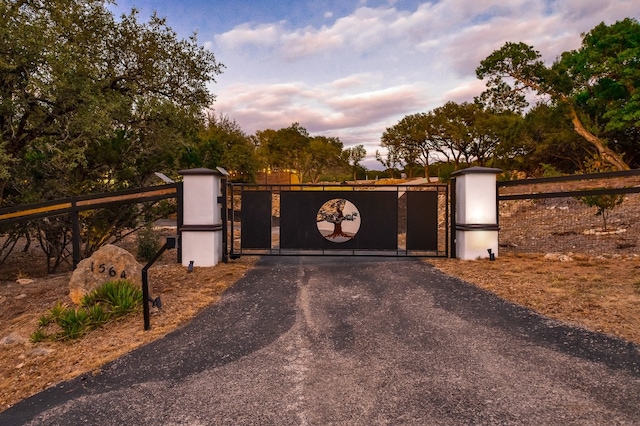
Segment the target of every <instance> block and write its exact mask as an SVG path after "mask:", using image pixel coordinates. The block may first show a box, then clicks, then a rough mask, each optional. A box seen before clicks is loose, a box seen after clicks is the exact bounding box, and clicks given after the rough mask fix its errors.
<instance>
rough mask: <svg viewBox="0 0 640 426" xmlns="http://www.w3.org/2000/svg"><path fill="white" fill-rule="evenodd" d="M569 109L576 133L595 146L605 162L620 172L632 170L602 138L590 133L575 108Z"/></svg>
mask: <svg viewBox="0 0 640 426" xmlns="http://www.w3.org/2000/svg"><path fill="white" fill-rule="evenodd" d="M569 108H570V109H571V122H572V123H573V128H574V130H575V131H576V133H578V134H579V135H580V136H582V137H583V138H585V139H586V140H587V142H589V143H590V144H592V145H593V146H595V147H596V149H597V150H598V154H600V157H602V159H603V160H605V161H606V162H607V163H609V164H611V165H612V166H614V167H615V168H616V169H618V170H629V169H630V167H629V165H627V163H625V162H624V160H623V159H622V158H621V157H620V156H619V155H618V154H616V153H615V152H614V151H613V150H611V149H610V148H608V147H607V146H606V145H605V144H604V143H603V142H602V141H601V140H600V138H598V137H597V136H596V135H594V134H593V133H591V132H589V131H588V130H587V129H585V128H584V126H583V125H582V122H581V121H580V118H579V117H578V113H577V112H576V109H575V108H574V106H573V105H570V107H569Z"/></svg>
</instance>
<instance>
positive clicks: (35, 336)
mask: <svg viewBox="0 0 640 426" xmlns="http://www.w3.org/2000/svg"><path fill="white" fill-rule="evenodd" d="M48 338H49V336H48V335H47V333H46V332H45V331H44V330H43V329H41V328H38V329H37V330H36V331H34V332H33V333H31V336H30V339H31V342H33V343H38V342H43V341H45V340H47V339H48Z"/></svg>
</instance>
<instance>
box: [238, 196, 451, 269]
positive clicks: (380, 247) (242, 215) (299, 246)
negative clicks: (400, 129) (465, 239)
mask: <svg viewBox="0 0 640 426" xmlns="http://www.w3.org/2000/svg"><path fill="white" fill-rule="evenodd" d="M228 194H229V195H228V207H229V210H228V212H229V215H228V217H229V234H230V235H229V240H230V241H229V247H230V255H231V256H232V257H237V256H241V255H337V256H344V255H369V256H372V255H373V256H376V255H377V256H425V257H426V256H429V257H447V256H448V254H449V247H450V243H449V239H450V232H449V229H450V224H449V216H450V215H449V191H448V186H447V185H446V184H437V185H371V186H362V185H255V184H251V185H249V184H231V185H229V191H228Z"/></svg>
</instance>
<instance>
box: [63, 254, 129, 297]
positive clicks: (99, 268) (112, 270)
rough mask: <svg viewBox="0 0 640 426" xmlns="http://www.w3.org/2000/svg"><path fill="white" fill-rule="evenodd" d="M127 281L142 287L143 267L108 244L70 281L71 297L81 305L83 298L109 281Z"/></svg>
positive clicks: (81, 266)
mask: <svg viewBox="0 0 640 426" xmlns="http://www.w3.org/2000/svg"><path fill="white" fill-rule="evenodd" d="M121 279H127V280H130V281H132V282H133V283H135V284H136V285H138V286H141V285H142V266H141V265H140V264H139V263H138V262H137V261H136V259H135V257H133V255H132V254H131V253H129V252H128V251H126V250H124V249H122V248H120V247H117V246H114V245H112V244H107V245H105V246H103V247H101V248H100V249H98V251H96V252H95V253H93V255H92V256H91V257H89V258H87V259H84V260H82V261H80V263H78V266H77V268H76V270H75V271H73V274H72V275H71V280H70V281H69V297H70V298H71V301H72V302H73V303H75V304H79V303H80V301H81V299H82V296H84V295H85V294H88V293H90V292H91V291H92V290H94V289H96V288H97V287H100V285H102V284H103V283H105V282H107V281H116V280H121Z"/></svg>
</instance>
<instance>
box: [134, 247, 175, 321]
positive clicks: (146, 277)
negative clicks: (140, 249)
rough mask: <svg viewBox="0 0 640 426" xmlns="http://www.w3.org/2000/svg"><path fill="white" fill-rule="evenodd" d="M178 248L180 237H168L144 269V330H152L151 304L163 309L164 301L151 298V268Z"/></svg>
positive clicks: (158, 298)
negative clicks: (163, 254) (169, 250)
mask: <svg viewBox="0 0 640 426" xmlns="http://www.w3.org/2000/svg"><path fill="white" fill-rule="evenodd" d="M176 247H178V237H167V242H165V243H164V245H163V246H162V247H160V251H158V252H157V253H156V254H155V256H153V259H151V260H150V261H149V263H147V264H146V265H145V266H144V268H142V312H143V314H144V329H145V331H146V330H149V329H150V328H151V324H150V323H151V321H150V319H149V302H151V303H152V304H153V306H157V307H158V309H160V308H162V301H161V300H160V297H156V298H155V299H152V298H151V296H149V272H148V270H149V268H151V266H153V264H154V263H155V262H156V260H158V258H159V257H160V256H161V255H162V253H164V251H165V250H167V249H172V248H176Z"/></svg>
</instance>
